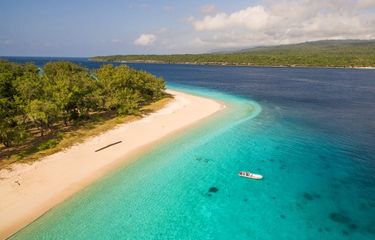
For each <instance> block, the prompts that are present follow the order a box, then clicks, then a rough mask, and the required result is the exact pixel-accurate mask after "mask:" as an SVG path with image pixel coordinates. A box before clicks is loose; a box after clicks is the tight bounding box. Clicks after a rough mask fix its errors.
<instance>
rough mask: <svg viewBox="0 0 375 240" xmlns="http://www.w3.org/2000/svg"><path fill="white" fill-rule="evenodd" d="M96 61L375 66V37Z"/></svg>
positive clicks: (107, 58) (115, 57) (99, 57)
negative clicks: (372, 38)
mask: <svg viewBox="0 0 375 240" xmlns="http://www.w3.org/2000/svg"><path fill="white" fill-rule="evenodd" d="M90 60H92V61H108V62H129V63H135V62H142V63H170V64H202V65H203V64H212V65H236V66H283V67H348V68H353V67H357V68H372V67H375V40H321V41H315V42H305V43H299V44H289V45H279V46H267V47H254V48H248V49H242V50H238V51H227V52H216V53H205V54H171V55H112V56H96V57H92V58H90Z"/></svg>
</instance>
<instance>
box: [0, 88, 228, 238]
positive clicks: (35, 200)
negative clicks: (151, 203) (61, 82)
mask: <svg viewBox="0 0 375 240" xmlns="http://www.w3.org/2000/svg"><path fill="white" fill-rule="evenodd" d="M169 93H171V94H173V95H174V97H175V99H174V101H173V102H172V103H170V104H169V105H167V106H166V107H165V108H163V109H161V110H159V111H158V112H155V113H153V114H151V115H149V116H147V117H145V118H143V119H141V120H138V121H134V122H131V123H126V124H121V125H119V126H118V127H116V128H115V129H112V130H110V131H107V132H105V133H103V134H101V135H99V136H96V137H93V138H90V139H88V140H86V141H85V142H84V143H82V144H79V145H76V146H73V147H71V148H69V149H66V150H65V151H62V152H59V153H56V154H53V155H51V156H48V157H46V158H44V159H42V160H41V161H38V162H35V163H33V164H31V165H29V164H14V165H13V169H12V171H8V170H1V171H0V239H2V238H6V237H8V236H10V235H11V234H13V233H15V232H16V231H18V230H19V229H21V228H22V227H24V226H26V225H27V224H29V223H31V222H32V221H33V220H35V219H36V218H38V217H39V216H41V215H42V214H43V213H45V212H46V211H48V210H49V209H50V208H52V207H54V206H56V205H57V204H58V203H60V202H62V201H63V200H64V199H66V198H67V197H69V196H71V195H72V194H74V193H75V192H77V191H79V190H81V189H82V188H84V187H85V186H87V185H88V184H89V183H91V182H92V181H94V180H96V179H98V178H99V177H101V176H103V175H104V174H105V173H108V172H109V171H111V170H113V169H114V168H116V167H118V166H119V165H122V164H125V163H126V162H129V161H130V159H131V156H134V155H135V154H136V153H139V152H141V151H144V150H145V149H147V148H149V147H151V146H152V144H155V143H156V142H157V141H158V140H160V139H162V138H165V137H166V136H168V135H171V134H172V133H175V132H176V131H179V130H180V131H181V130H183V129H185V128H186V127H188V126H191V125H192V124H194V123H196V122H198V121H199V120H202V119H204V118H207V117H208V116H210V115H212V114H213V113H215V112H217V111H219V110H220V109H223V108H224V106H223V105H222V104H220V103H218V102H216V101H213V100H210V99H207V98H202V97H197V96H193V95H189V94H185V93H181V92H176V91H169ZM117 141H122V143H120V144H117V145H114V146H111V147H109V148H107V149H104V150H102V151H100V152H95V150H96V149H99V148H101V147H104V146H106V145H108V144H111V143H114V142H117Z"/></svg>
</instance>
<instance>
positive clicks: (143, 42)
mask: <svg viewBox="0 0 375 240" xmlns="http://www.w3.org/2000/svg"><path fill="white" fill-rule="evenodd" d="M155 41H156V36H155V35H154V34H141V35H140V36H139V37H138V38H137V39H136V40H134V44H135V45H140V46H149V45H152V44H153V43H154V42H155Z"/></svg>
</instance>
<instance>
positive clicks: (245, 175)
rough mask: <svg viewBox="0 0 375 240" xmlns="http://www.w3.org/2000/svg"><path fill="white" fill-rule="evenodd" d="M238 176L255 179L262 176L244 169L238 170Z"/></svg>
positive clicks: (259, 178)
mask: <svg viewBox="0 0 375 240" xmlns="http://www.w3.org/2000/svg"><path fill="white" fill-rule="evenodd" d="M238 176H240V177H245V178H251V179H256V180H261V179H262V178H263V176H262V175H260V174H255V173H251V172H245V171H241V172H239V173H238Z"/></svg>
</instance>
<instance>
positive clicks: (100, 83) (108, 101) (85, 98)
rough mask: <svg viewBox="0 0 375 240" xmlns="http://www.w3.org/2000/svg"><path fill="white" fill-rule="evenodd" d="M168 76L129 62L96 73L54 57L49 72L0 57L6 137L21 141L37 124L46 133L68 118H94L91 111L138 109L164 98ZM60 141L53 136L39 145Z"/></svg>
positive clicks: (8, 142) (0, 131)
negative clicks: (165, 79)
mask: <svg viewBox="0 0 375 240" xmlns="http://www.w3.org/2000/svg"><path fill="white" fill-rule="evenodd" d="M164 89H165V83H164V80H162V79H160V78H156V77H155V76H153V75H151V74H148V73H146V72H141V71H136V70H134V69H131V68H129V67H127V66H125V65H122V66H118V67H113V66H112V65H104V66H102V67H101V68H100V69H98V70H95V71H94V72H90V71H89V70H88V69H86V68H83V67H81V66H79V65H77V64H74V63H71V62H66V61H61V62H49V63H47V64H46V65H45V66H44V67H43V71H39V69H38V68H37V67H36V66H35V65H34V64H29V63H28V64H23V65H22V64H15V63H11V62H7V61H1V60H0V142H1V143H3V144H4V145H5V146H6V147H9V146H12V145H14V144H19V143H22V141H24V140H25V139H26V138H27V136H29V135H30V134H31V129H32V128H33V127H37V128H38V129H39V130H40V134H41V135H43V134H44V133H45V132H46V131H53V130H56V129H59V128H61V127H62V123H64V124H65V125H68V124H69V123H70V122H73V123H74V122H78V121H80V120H82V119H86V118H89V116H90V112H96V111H116V112H117V113H118V114H119V115H124V114H134V113H137V112H138V110H139V109H140V108H141V107H142V106H143V105H144V104H147V103H150V102H152V101H155V100H158V99H160V98H162V97H163V94H164V92H163V91H164ZM57 143H58V139H57V138H56V139H53V140H49V141H48V142H45V143H43V144H42V145H40V146H39V147H38V148H39V150H42V149H48V148H50V147H53V146H54V145H56V144H57Z"/></svg>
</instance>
